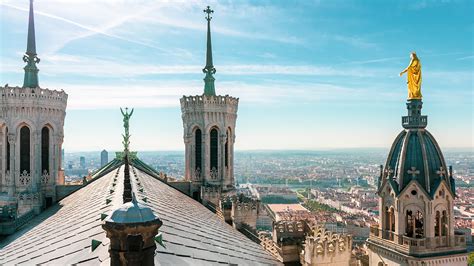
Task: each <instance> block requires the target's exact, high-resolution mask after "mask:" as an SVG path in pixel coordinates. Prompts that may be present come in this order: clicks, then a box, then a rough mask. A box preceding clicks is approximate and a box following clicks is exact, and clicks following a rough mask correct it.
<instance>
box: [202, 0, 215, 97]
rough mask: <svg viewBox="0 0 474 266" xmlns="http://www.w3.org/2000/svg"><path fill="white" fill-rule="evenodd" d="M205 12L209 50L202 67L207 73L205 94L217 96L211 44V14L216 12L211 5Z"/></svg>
mask: <svg viewBox="0 0 474 266" xmlns="http://www.w3.org/2000/svg"><path fill="white" fill-rule="evenodd" d="M204 13H206V14H207V16H206V20H207V50H206V66H205V67H204V68H203V69H202V72H203V73H204V74H206V76H205V77H204V95H207V96H215V95H216V88H215V86H214V81H215V80H216V79H215V78H214V76H213V75H214V74H215V73H216V68H215V67H214V64H213V63H212V44H211V19H212V17H211V14H212V13H214V10H212V9H211V8H210V7H209V6H207V8H206V9H204Z"/></svg>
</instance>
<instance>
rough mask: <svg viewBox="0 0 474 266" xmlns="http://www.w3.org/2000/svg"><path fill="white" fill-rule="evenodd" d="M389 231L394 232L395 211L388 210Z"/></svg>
mask: <svg viewBox="0 0 474 266" xmlns="http://www.w3.org/2000/svg"><path fill="white" fill-rule="evenodd" d="M390 231H392V232H395V210H394V209H393V207H392V208H390Z"/></svg>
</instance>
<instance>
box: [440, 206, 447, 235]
mask: <svg viewBox="0 0 474 266" xmlns="http://www.w3.org/2000/svg"><path fill="white" fill-rule="evenodd" d="M441 235H442V236H447V235H448V214H447V212H446V211H443V216H442V217H441Z"/></svg>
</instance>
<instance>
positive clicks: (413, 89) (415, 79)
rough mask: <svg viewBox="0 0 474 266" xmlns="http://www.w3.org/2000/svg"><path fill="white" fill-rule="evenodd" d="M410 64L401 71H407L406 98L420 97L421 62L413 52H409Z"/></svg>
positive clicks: (401, 73)
mask: <svg viewBox="0 0 474 266" xmlns="http://www.w3.org/2000/svg"><path fill="white" fill-rule="evenodd" d="M410 59H411V60H410V64H409V65H408V66H407V68H405V69H404V70H403V71H402V72H400V77H401V76H402V75H403V73H407V85H408V99H409V100H410V99H421V97H422V96H421V63H420V59H418V57H417V56H416V53H415V52H413V53H411V54H410Z"/></svg>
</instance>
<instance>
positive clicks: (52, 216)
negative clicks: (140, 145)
mask: <svg viewBox="0 0 474 266" xmlns="http://www.w3.org/2000/svg"><path fill="white" fill-rule="evenodd" d="M132 166H138V167H131V173H130V174H131V180H132V189H133V191H134V192H135V193H136V196H137V198H138V200H139V201H141V203H143V204H145V205H147V206H148V207H150V208H151V209H153V211H154V212H155V213H156V214H157V215H158V217H159V218H160V219H161V220H162V221H163V225H162V227H161V228H160V231H161V232H162V233H163V243H164V245H165V246H166V248H164V247H162V246H160V245H157V250H156V253H155V265H213V264H238V265H280V263H279V262H278V261H276V260H275V259H274V258H273V257H272V256H271V255H270V254H269V253H267V252H266V251H265V250H264V249H263V248H262V247H261V246H260V245H258V244H256V243H254V242H252V241H251V240H249V239H248V238H246V237H245V236H244V235H243V234H241V233H240V232H238V231H237V230H235V229H233V228H232V227H231V226H230V225H228V224H226V223H225V222H223V221H222V220H220V219H219V218H218V217H217V216H216V215H215V214H214V213H212V212H211V211H209V210H208V209H207V208H205V207H204V206H203V205H201V204H200V203H198V202H197V201H195V200H193V199H192V198H190V197H188V196H186V195H185V194H182V193H181V192H179V191H178V190H176V189H174V188H172V187H171V186H169V185H167V184H166V183H164V182H162V181H160V180H159V179H158V178H157V177H155V176H153V175H150V174H149V173H147V172H149V171H146V170H149V169H145V168H146V167H145V168H144V167H143V165H141V161H140V164H138V163H137V162H132ZM105 168H107V171H102V174H103V175H96V179H94V181H93V182H90V183H89V184H87V185H86V186H85V187H83V188H81V189H80V190H78V191H76V192H74V193H73V194H71V195H69V196H68V197H66V198H64V199H63V200H61V201H60V202H59V203H58V204H55V205H54V206H52V207H50V208H49V209H47V210H46V211H44V212H43V213H41V214H40V215H39V216H37V217H35V218H34V219H33V220H32V221H31V222H30V223H28V224H27V225H25V226H24V227H22V228H21V229H20V231H18V232H16V233H15V234H13V235H10V236H8V237H7V238H5V239H3V240H2V241H1V242H0V248H1V250H0V264H1V265H11V264H28V265H31V264H50V265H67V264H86V265H87V264H89V265H98V264H105V265H109V264H110V260H109V253H108V245H109V240H108V238H106V236H105V231H104V230H103V229H102V220H101V214H103V213H110V212H111V211H112V210H113V209H115V208H117V207H118V206H120V205H121V204H122V203H123V199H122V194H123V176H124V173H123V170H124V167H123V165H122V166H120V165H117V163H113V166H112V164H109V165H108V166H105ZM111 168H114V169H111ZM140 169H144V170H145V171H143V170H140ZM132 170H133V171H132ZM104 173H105V174H104ZM116 174H117V176H116ZM115 178H116V181H114V179H115ZM114 183H115V186H114V185H113V184H114ZM92 240H98V241H101V242H102V243H101V244H100V245H99V246H98V247H97V248H96V249H95V250H94V251H92V248H91V245H92V244H91V243H92Z"/></svg>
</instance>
